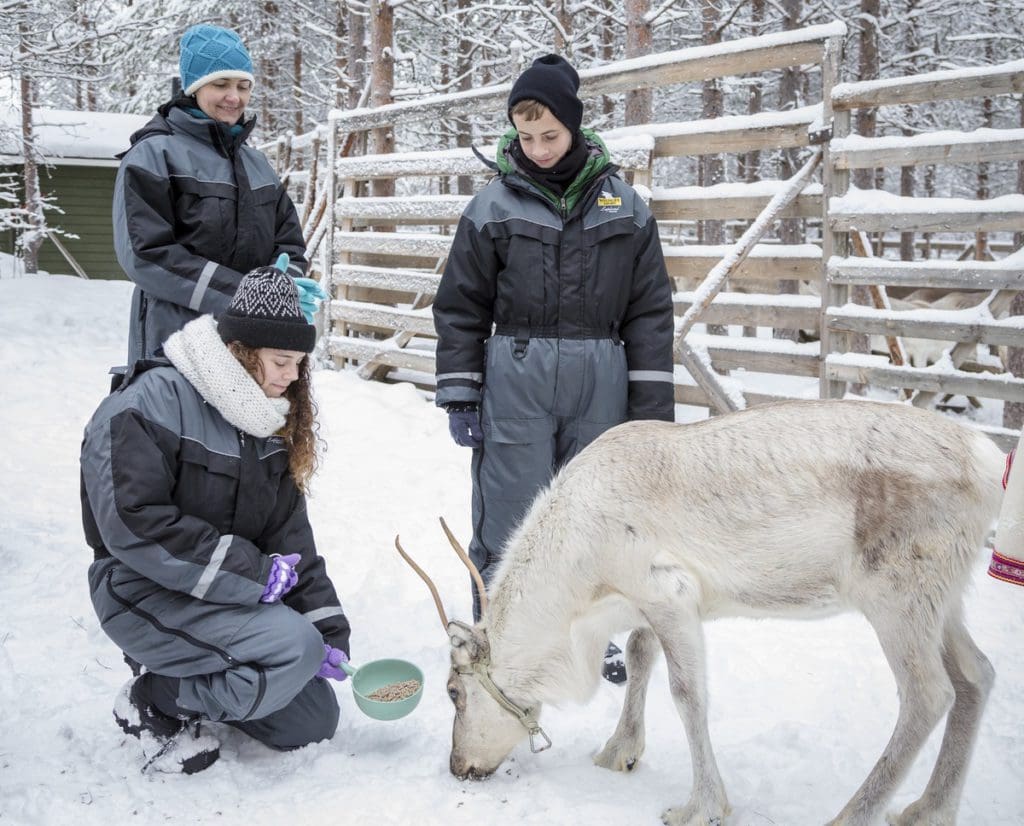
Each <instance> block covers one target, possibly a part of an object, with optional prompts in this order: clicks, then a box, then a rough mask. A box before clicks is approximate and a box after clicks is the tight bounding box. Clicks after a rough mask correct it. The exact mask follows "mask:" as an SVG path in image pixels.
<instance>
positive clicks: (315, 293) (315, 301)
mask: <svg viewBox="0 0 1024 826" xmlns="http://www.w3.org/2000/svg"><path fill="white" fill-rule="evenodd" d="M292 280H293V281H294V282H295V286H296V288H297V289H298V291H299V309H300V310H302V314H303V315H304V316H305V317H306V321H307V322H309V323H310V324H312V323H313V314H314V313H316V311H317V309H318V308H319V307H320V302H321V301H323V300H324V299H325V298H327V293H325V292H324V288H323V287H321V286H320V284H319V283H318V282H317V281H316V280H315V279H313V278H293V279H292Z"/></svg>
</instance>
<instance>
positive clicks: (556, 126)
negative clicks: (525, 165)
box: [512, 109, 572, 169]
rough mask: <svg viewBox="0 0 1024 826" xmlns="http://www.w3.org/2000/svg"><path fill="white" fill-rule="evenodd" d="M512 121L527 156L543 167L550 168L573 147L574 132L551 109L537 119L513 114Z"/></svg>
mask: <svg viewBox="0 0 1024 826" xmlns="http://www.w3.org/2000/svg"><path fill="white" fill-rule="evenodd" d="M512 123H513V125H514V126H515V127H516V131H517V132H519V145H520V146H521V147H523V152H524V153H525V154H526V157H527V158H529V159H530V160H531V161H533V162H534V163H535V164H537V166H539V167H541V169H550V168H551V167H553V166H554V165H555V164H556V163H558V162H559V161H560V160H562V158H564V157H565V155H566V153H567V152H568V151H569V150H570V149H571V148H572V132H570V131H569V130H568V129H567V128H566V127H565V124H563V123H562V122H561V121H560V120H559V119H558V118H556V117H555V116H554V115H552V114H551V110H550V109H545V110H544V115H543V117H541V118H538V119H537V120H527V119H526V118H525V117H524V116H523V115H518V114H517V115H513V116H512Z"/></svg>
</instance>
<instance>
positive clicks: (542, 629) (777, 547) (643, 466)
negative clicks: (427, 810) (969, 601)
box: [435, 402, 1004, 826]
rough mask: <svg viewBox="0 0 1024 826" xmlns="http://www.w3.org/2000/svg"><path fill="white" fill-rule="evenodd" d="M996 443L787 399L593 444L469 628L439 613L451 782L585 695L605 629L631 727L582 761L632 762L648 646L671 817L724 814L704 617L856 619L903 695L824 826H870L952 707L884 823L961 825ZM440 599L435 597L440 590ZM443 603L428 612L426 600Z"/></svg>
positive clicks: (625, 428)
mask: <svg viewBox="0 0 1024 826" xmlns="http://www.w3.org/2000/svg"><path fill="white" fill-rule="evenodd" d="M1003 467H1004V465H1003V455H1002V453H1001V451H1000V450H999V449H998V448H997V447H996V446H995V445H994V444H993V443H992V442H991V441H990V440H989V439H988V438H987V437H985V436H984V435H981V434H979V433H976V432H974V431H971V430H969V429H967V428H965V427H963V426H961V425H958V424H956V423H954V422H952V421H950V420H948V419H945V418H943V417H941V416H939V415H937V414H934V413H929V412H925V411H921V410H918V409H915V408H912V407H904V406H897V405H883V404H874V403H870V402H787V403H781V404H777V405H766V406H761V407H757V408H754V409H751V410H748V411H744V412H741V413H736V414H731V415H729V416H723V417H719V418H715V419H710V420H708V421H705V422H701V423H698V424H690V425H672V424H665V423H655V422H634V423H630V424H626V425H621V426H619V427H617V428H614V429H613V430H611V431H609V432H608V433H607V434H605V435H604V436H602V437H601V438H600V439H598V440H597V441H595V442H594V443H593V444H592V445H591V446H590V447H588V448H587V449H586V450H585V451H584V452H583V453H581V454H580V455H579V456H578V457H577V458H576V459H574V460H573V461H572V462H571V463H570V464H569V465H568V466H567V467H566V468H565V469H564V470H563V471H562V472H561V473H560V474H559V475H558V476H557V477H556V478H555V480H554V481H553V483H552V485H551V487H550V489H549V490H547V491H545V492H544V493H542V494H541V495H540V496H539V497H538V498H537V500H536V501H535V502H534V504H533V506H532V507H531V509H530V511H529V513H528V515H527V516H526V518H525V519H524V521H523V523H522V525H521V527H520V528H519V530H518V531H517V532H516V534H515V535H514V536H513V537H512V538H511V539H510V541H509V545H508V547H507V549H506V552H505V557H504V559H503V562H502V563H501V566H500V568H499V570H498V572H497V574H496V576H495V579H494V581H493V583H492V591H491V595H490V604H489V605H487V607H486V608H485V609H484V612H483V616H482V619H481V621H480V622H479V623H478V624H477V625H476V626H472V627H471V626H469V625H466V624H463V623H460V622H452V623H447V620H445V618H444V615H443V612H442V620H443V621H445V623H446V625H447V629H448V633H449V635H450V640H451V660H452V670H451V673H450V676H449V680H448V693H449V695H450V696H451V698H452V701H453V702H454V704H455V722H454V726H453V734H452V752H451V759H450V765H451V771H452V773H453V774H455V775H456V776H458V777H460V778H467V777H472V778H482V777H486V776H488V775H489V774H491V773H493V772H494V770H495V769H496V768H497V767H498V766H499V765H500V764H501V762H502V761H503V760H504V759H505V757H506V756H507V755H508V754H509V752H510V751H511V750H512V748H513V747H514V746H515V745H516V743H517V742H519V741H520V740H521V739H523V737H525V736H526V735H527V734H528V733H529V735H530V740H531V745H532V747H533V748H534V750H535V751H539V750H541V749H543V748H545V747H546V746H545V745H544V744H543V743H542V742H541V741H542V740H543V741H545V742H549V741H547V738H546V736H545V735H544V733H543V731H542V730H541V729H540V726H539V723H538V719H537V718H538V715H539V712H540V707H541V705H542V704H543V703H545V702H557V701H562V700H566V699H572V700H576V701H583V700H586V699H587V698H588V697H589V696H590V695H591V694H592V693H593V691H594V690H595V688H596V686H597V683H598V680H599V667H600V662H601V654H602V652H603V650H604V646H605V644H606V641H607V640H608V638H609V635H611V634H614V633H616V632H618V631H622V630H626V629H631V631H632V633H631V634H630V637H629V642H628V644H627V650H626V661H627V668H628V671H629V675H630V679H629V682H628V686H627V692H626V700H625V704H624V706H623V710H622V716H621V718H620V720H619V723H618V726H617V727H616V729H615V732H614V733H613V735H612V737H611V738H610V739H609V740H608V742H607V744H606V745H605V747H604V749H603V750H602V751H601V752H600V753H599V754H598V755H597V756H596V757H595V762H596V763H597V764H598V765H600V766H604V767H606V768H610V769H614V770H617V771H628V770H631V769H632V768H633V767H634V766H635V765H636V763H637V761H638V760H639V758H640V756H641V755H642V753H643V750H644V723H643V713H644V701H645V697H646V691H647V683H648V680H649V677H650V673H651V669H652V666H653V663H654V660H655V658H656V655H657V653H658V650H659V648H660V649H661V650H662V651H663V652H664V654H665V657H666V660H667V664H668V671H669V682H670V688H671V692H672V695H673V699H674V701H675V704H676V707H677V709H678V711H679V714H680V717H681V718H682V721H683V724H684V727H685V729H686V733H687V738H688V741H689V745H690V752H691V757H692V766H693V785H692V791H691V796H690V799H689V801H688V802H687V803H686V804H685V805H682V806H679V807H674V808H670V809H668V810H666V811H665V812H664V813H663V815H662V820H663V821H664V822H665V823H667V824H672V826H681V825H683V824H685V826H698V824H699V826H718V824H722V823H723V820H724V818H725V816H726V815H727V814H728V812H729V803H728V800H727V797H726V793H725V789H724V786H723V784H722V780H721V777H720V776H719V772H718V768H717V766H716V763H715V758H714V754H713V752H712V749H711V743H710V739H709V735H708V725H707V696H706V688H705V664H704V651H703V637H702V629H701V623H702V621H703V620H704V619H711V618H714V617H719V616H753V617H765V616H790V617H792V616H797V617H807V618H813V617H821V616H825V615H828V614H833V613H836V612H838V611H844V610H851V609H856V610H859V611H861V612H862V613H863V614H864V615H865V617H866V618H867V619H868V621H869V622H870V623H871V624H872V626H873V627H874V629H875V631H876V632H877V634H878V638H879V641H880V643H881V645H882V648H883V651H884V652H885V655H886V657H887V659H888V662H889V664H890V666H891V667H892V670H893V674H894V676H895V679H896V684H897V688H898V693H899V698H900V710H899V715H898V719H897V722H896V727H895V730H894V731H893V734H892V737H891V739H890V741H889V743H888V745H887V746H886V748H885V750H884V752H883V754H882V756H881V757H880V758H879V760H878V762H877V763H876V764H875V766H874V768H873V769H872V770H871V771H870V773H869V774H868V777H867V778H866V779H865V781H864V782H863V784H862V785H861V787H860V788H859V789H858V790H857V791H856V793H855V794H854V795H853V797H852V799H851V800H850V801H849V802H848V803H847V804H846V806H845V807H844V808H843V810H842V811H841V812H840V813H839V815H838V816H837V817H836V818H835V819H834V820H833V821H831V823H832V824H844V825H845V826H852V825H853V824H871V823H874V822H876V821H877V820H878V818H879V817H880V816H881V812H882V809H883V808H884V806H885V804H886V802H887V801H888V800H889V798H890V797H891V796H892V794H893V792H894V791H895V789H896V788H897V786H898V785H899V783H900V781H901V779H902V778H903V777H904V775H905V773H906V771H907V769H908V768H909V766H910V764H911V763H912V761H913V759H914V757H915V756H916V754H917V753H918V751H919V749H920V747H921V745H922V744H923V742H924V741H925V739H926V738H927V737H928V735H929V733H930V732H931V731H932V729H933V728H934V727H935V725H936V723H937V722H938V721H939V720H940V719H941V718H942V716H943V715H944V714H946V712H947V710H948V712H949V713H948V716H947V722H946V731H945V736H944V738H943V741H942V745H941V748H940V752H939V755H938V758H937V760H936V763H935V767H934V769H933V772H932V775H931V778H930V780H929V782H928V785H927V788H926V789H925V791H924V794H923V795H922V796H921V798H920V799H918V800H917V801H916V802H915V803H913V804H911V805H910V806H909V807H907V809H905V810H904V811H903V812H902V813H901V814H900V815H898V816H896V817H892V818H891V819H890V822H891V823H894V824H899V826H915V825H917V824H920V825H921V826H923V824H929V826H934V824H952V823H954V822H955V818H956V810H957V805H958V803H959V797H960V791H961V788H962V784H963V780H964V776H965V772H966V770H967V766H968V762H969V759H970V752H971V749H972V745H973V741H974V738H975V736H976V733H977V729H978V724H979V720H980V717H981V713H982V710H983V707H984V704H985V700H986V697H987V695H988V692H989V689H990V687H991V684H992V680H993V670H992V668H991V666H990V664H989V662H988V660H987V659H986V658H985V657H984V655H983V654H982V653H981V652H980V651H979V650H978V649H977V647H976V646H975V645H974V643H973V641H972V640H971V638H970V636H969V635H968V633H967V630H966V629H965V628H964V625H963V621H962V616H961V613H962V609H961V600H962V592H963V588H964V585H965V583H966V581H967V578H968V575H969V566H970V562H971V560H972V559H973V558H974V555H975V554H976V552H977V550H978V549H979V547H980V546H981V545H982V542H983V539H984V537H985V534H986V531H987V530H988V529H989V527H990V526H991V524H992V522H993V520H994V519H995V517H996V514H997V511H998V507H999V502H1000V496H1001V486H1000V479H1001V475H1002V472H1003ZM435 599H436V592H435ZM438 604H439V606H440V603H438Z"/></svg>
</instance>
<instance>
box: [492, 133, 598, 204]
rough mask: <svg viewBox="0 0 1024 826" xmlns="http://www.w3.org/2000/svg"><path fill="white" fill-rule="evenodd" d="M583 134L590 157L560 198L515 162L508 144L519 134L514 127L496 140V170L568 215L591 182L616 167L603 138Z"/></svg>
mask: <svg viewBox="0 0 1024 826" xmlns="http://www.w3.org/2000/svg"><path fill="white" fill-rule="evenodd" d="M580 131H581V132H582V133H583V137H584V139H585V140H586V143H587V149H588V151H589V157H588V158H587V162H586V163H585V164H584V165H583V168H582V169H581V170H580V172H579V174H578V175H577V176H576V178H575V179H574V180H573V181H572V183H570V184H569V185H568V186H567V187H566V188H565V193H564V194H563V195H562V196H561V197H559V196H558V195H557V194H556V193H554V192H552V191H551V190H550V189H548V188H547V187H545V186H544V185H543V184H541V183H540V182H538V181H537V180H535V179H534V178H532V177H530V176H529V174H528V173H527V172H526V171H525V170H524V169H522V168H520V166H519V165H518V164H517V163H516V160H515V157H514V156H513V154H512V151H511V146H512V144H513V143H514V142H515V141H516V140H517V139H518V137H519V133H518V132H517V131H516V129H515V127H512V128H511V129H509V130H508V131H507V132H506V133H505V134H504V135H502V136H501V140H500V141H499V142H498V151H497V158H496V159H497V162H498V172H499V174H500V175H501V176H502V178H503V179H504V180H505V181H507V182H508V183H510V184H515V185H518V186H525V187H527V188H529V189H531V190H533V191H534V192H536V193H538V194H539V195H541V196H542V197H543V198H544V199H545V200H547V201H549V202H550V203H551V204H553V205H554V206H555V208H556V209H558V210H560V211H562V212H564V214H569V213H571V212H572V210H573V208H574V207H575V206H576V204H577V203H578V202H579V200H580V198H581V197H582V196H583V195H584V193H586V192H587V190H588V189H589V186H590V184H591V183H592V182H593V181H594V180H596V179H597V178H598V177H600V176H601V175H602V173H604V174H611V173H612V172H614V171H615V170H616V169H617V167H616V166H615V165H614V164H612V162H611V155H610V153H609V152H608V147H607V146H605V144H604V141H603V140H601V138H600V136H598V134H597V133H596V132H594V131H593V130H592V129H582V130H580Z"/></svg>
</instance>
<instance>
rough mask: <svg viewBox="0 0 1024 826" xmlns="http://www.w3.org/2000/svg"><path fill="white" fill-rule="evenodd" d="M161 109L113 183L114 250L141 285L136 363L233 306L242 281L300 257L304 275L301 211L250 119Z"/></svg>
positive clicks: (294, 264)
mask: <svg viewBox="0 0 1024 826" xmlns="http://www.w3.org/2000/svg"><path fill="white" fill-rule="evenodd" d="M191 102H192V101H191V99H190V98H179V99H177V100H175V101H172V102H170V103H166V104H164V105H163V106H161V107H160V109H159V110H158V112H157V114H156V115H155V116H154V117H153V119H152V120H151V121H150V122H149V123H148V124H146V125H145V126H144V127H143V128H142V129H140V130H139V131H138V132H136V133H135V134H134V135H132V138H131V141H132V146H131V148H130V149H129V150H128V151H127V152H126V153H125V154H124V155H123V157H122V160H121V166H120V169H118V172H117V180H116V182H115V185H114V204H113V222H114V246H115V250H116V253H117V260H118V262H119V263H120V264H121V268H122V269H123V270H124V272H125V274H126V275H127V276H128V278H130V279H131V280H132V281H134V282H135V284H136V285H137V286H136V289H135V293H134V295H133V297H132V310H131V319H130V322H129V327H128V361H127V363H128V364H134V363H135V361H136V360H138V359H140V358H150V357H151V356H153V355H154V354H156V353H157V352H158V350H159V348H160V346H161V345H162V344H163V343H164V341H166V340H167V337H168V336H169V335H171V333H174V332H176V331H177V330H180V329H181V328H182V327H184V326H185V324H187V323H188V322H189V321H191V320H192V319H193V318H196V317H197V316H199V315H202V314H204V313H212V314H213V315H219V314H220V313H222V312H223V311H224V310H226V309H227V307H228V304H229V303H230V302H231V298H232V296H233V295H234V294H235V289H236V288H237V287H238V283H239V282H240V281H241V280H242V276H243V275H245V273H247V272H249V271H250V270H252V269H254V268H255V267H265V266H269V265H271V264H273V263H274V261H275V259H276V258H277V256H278V255H280V254H281V253H282V252H285V253H288V255H289V257H290V258H291V265H290V268H289V274H290V275H294V276H301V275H303V274H304V273H305V271H306V268H307V265H306V257H305V249H306V245H305V242H304V241H303V238H302V228H301V227H300V226H299V218H298V215H297V214H296V212H295V206H294V205H293V204H292V201H291V198H289V197H288V193H287V191H286V190H285V188H284V186H283V184H282V183H281V181H280V179H279V178H278V177H277V175H276V174H275V173H274V170H273V168H272V167H271V166H270V164H269V163H268V162H267V159H266V157H264V155H263V153H261V152H260V151H258V150H256V149H253V148H251V147H249V146H246V145H245V139H246V138H247V137H248V135H249V134H250V132H252V129H253V127H254V126H255V125H256V118H255V117H253V118H250V119H249V120H248V121H246V123H245V124H244V125H243V126H241V127H240V128H239V127H228V126H225V125H224V124H220V123H217V122H216V121H214V120H211V119H209V118H205V117H197V116H196V115H194V114H192V113H191V112H190V111H189V110H188V109H187V108H183V106H187V105H188V104H189V103H191Z"/></svg>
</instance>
